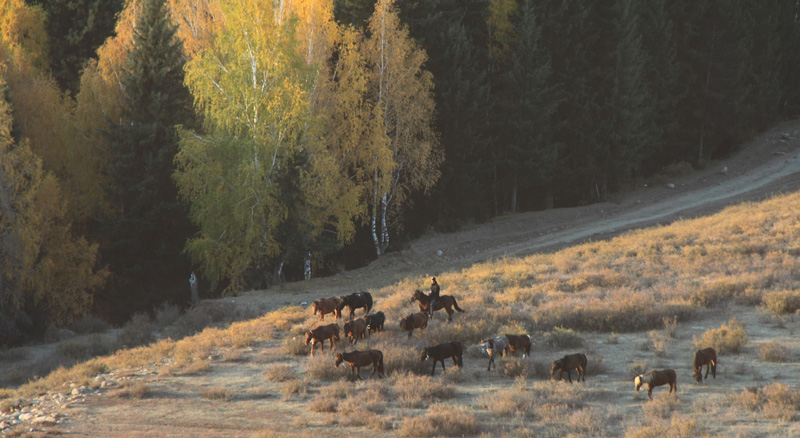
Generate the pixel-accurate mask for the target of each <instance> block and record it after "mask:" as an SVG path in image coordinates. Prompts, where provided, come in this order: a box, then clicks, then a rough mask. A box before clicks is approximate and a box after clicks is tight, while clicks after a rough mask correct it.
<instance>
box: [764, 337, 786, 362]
mask: <svg viewBox="0 0 800 438" xmlns="http://www.w3.org/2000/svg"><path fill="white" fill-rule="evenodd" d="M759 356H760V357H761V360H763V361H765V362H788V360H789V349H788V348H786V347H785V346H784V345H783V344H781V343H780V342H778V341H769V342H765V343H764V344H761V348H760V349H759Z"/></svg>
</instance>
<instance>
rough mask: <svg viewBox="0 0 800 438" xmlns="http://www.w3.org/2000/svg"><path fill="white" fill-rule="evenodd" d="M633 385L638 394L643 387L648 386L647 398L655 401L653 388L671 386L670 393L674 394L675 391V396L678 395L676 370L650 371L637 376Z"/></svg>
mask: <svg viewBox="0 0 800 438" xmlns="http://www.w3.org/2000/svg"><path fill="white" fill-rule="evenodd" d="M633 383H634V384H635V385H636V391H637V392H638V391H639V388H641V387H642V385H644V386H646V387H647V396H648V397H650V400H652V399H653V388H655V387H656V386H661V385H669V393H670V394H672V391H675V395H678V376H677V374H675V370H670V369H667V370H650V371H648V372H646V373H644V374H639V375H638V376H636V378H635V379H633Z"/></svg>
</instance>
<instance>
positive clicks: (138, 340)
mask: <svg viewBox="0 0 800 438" xmlns="http://www.w3.org/2000/svg"><path fill="white" fill-rule="evenodd" d="M155 328H156V327H155V324H153V322H152V321H151V320H150V316H148V315H147V314H146V313H137V314H135V315H133V317H132V318H131V319H130V321H128V323H127V324H125V325H124V326H123V327H122V330H120V332H119V334H118V335H117V340H118V341H119V343H120V344H121V345H122V346H124V347H126V348H133V347H138V346H140V345H145V344H149V343H150V342H153V339H154V337H153V331H154V330H155Z"/></svg>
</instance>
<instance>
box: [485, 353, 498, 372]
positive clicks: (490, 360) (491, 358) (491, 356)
mask: <svg viewBox="0 0 800 438" xmlns="http://www.w3.org/2000/svg"><path fill="white" fill-rule="evenodd" d="M492 362H494V355H493V354H490V355H489V368H486V371H491V370H492ZM495 368H497V365H495Z"/></svg>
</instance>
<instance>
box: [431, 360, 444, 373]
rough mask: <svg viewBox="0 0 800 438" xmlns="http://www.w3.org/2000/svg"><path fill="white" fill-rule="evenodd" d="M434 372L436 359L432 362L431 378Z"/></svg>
mask: <svg viewBox="0 0 800 438" xmlns="http://www.w3.org/2000/svg"><path fill="white" fill-rule="evenodd" d="M442 365H444V362H442ZM435 372H436V359H434V360H433V368H431V377H433V373H435Z"/></svg>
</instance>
